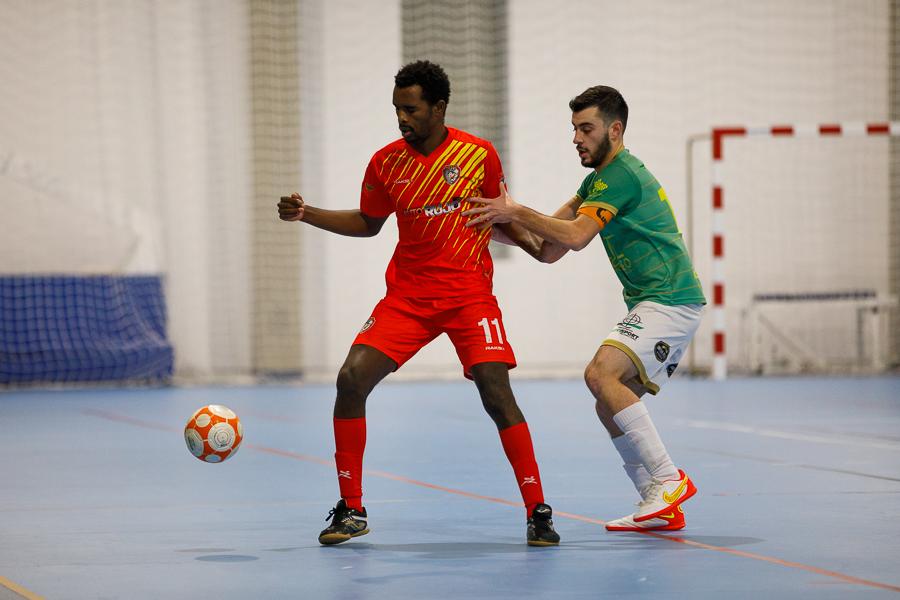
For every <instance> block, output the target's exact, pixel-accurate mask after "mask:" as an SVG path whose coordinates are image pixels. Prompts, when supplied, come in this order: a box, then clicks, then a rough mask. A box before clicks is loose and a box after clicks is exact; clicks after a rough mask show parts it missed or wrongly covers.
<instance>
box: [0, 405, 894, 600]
mask: <svg viewBox="0 0 900 600" xmlns="http://www.w3.org/2000/svg"><path fill="white" fill-rule="evenodd" d="M82 413H83V414H87V415H91V416H94V417H99V418H101V419H107V420H109V421H116V422H119V423H127V424H129V425H136V426H138V427H144V428H147V429H157V430H163V431H181V429H180V428H176V427H171V426H167V425H162V424H160V423H153V422H150V421H144V420H142V419H135V418H133V417H129V416H127V415H122V414H117V413H114V412H111V411H106V410H96V409H86V410H83V411H82ZM243 445H244V446H245V447H247V448H250V449H251V450H256V451H258V452H264V453H266V454H273V455H276V456H283V457H285V458H292V459H295V460H302V461H306V462H312V463H316V464H320V465H324V466H330V467H334V466H335V465H334V461H333V460H330V459H326V458H321V457H318V456H312V455H309V454H299V453H297V452H291V451H289V450H281V449H279V448H270V447H268V446H259V445H256V444H247V443H245V444H243ZM363 474H365V475H369V476H373V477H382V478H384V479H392V480H394V481H400V482H403V483H409V484H411V485H417V486H420V487H425V488H428V489H432V490H438V491H441V492H447V493H449V494H456V495H458V496H464V497H466V498H473V499H476V500H486V501H488V502H494V503H497V504H505V505H507V506H515V507H519V508H521V507H522V502H521V501H512V500H506V499H504V498H495V497H493V496H483V495H481V494H475V493H472V492H467V491H465V490H459V489H455V488H450V487H445V486H442V485H436V484H433V483H428V482H425V481H419V480H417V479H411V478H409V477H404V476H403V475H395V474H393V473H387V472H385V471H374V470H369V469H363ZM553 515H554V516H556V517H564V518H566V519H574V520H577V521H584V522H585V523H593V524H596V525H606V521H601V520H600V519H594V518H591V517H586V516H583V515H578V514H573V513H566V512H561V511H556V510H554V511H553ZM631 533H637V534H640V535H648V536H651V537H655V538H657V539H660V540H666V541H669V542H674V543H677V544H684V545H685V546H692V547H694V548H702V549H703V550H712V551H713V552H722V553H725V554H731V555H732V556H740V557H742V558H749V559H752V560H758V561H761V562H767V563H770V564H774V565H780V566H782V567H788V568H791V569H798V570H801V571H807V572H809V573H815V574H817V575H824V576H825V577H831V578H833V579H838V580H840V581H844V582H846V583H854V584H857V585H864V586H867V587H873V588H878V589H882V590H889V591H892V592H900V586H896V585H891V584H888V583H882V582H880V581H873V580H871V579H862V578H861V577H854V576H853V575H847V574H845V573H839V572H837V571H829V570H827V569H820V568H819V567H814V566H812V565H805V564H803V563H798V562H794V561H790V560H782V559H780V558H775V557H773V556H766V555H764V554H756V553H754V552H744V551H743V550H735V549H733V548H726V547H724V546H714V545H712V544H704V543H703V542H697V541H694V540H690V539H687V538H683V537H679V536H678V534H671V533H669V534H660V533H656V532H655V531H637V532H631ZM2 580H3V578H2V577H0V582H2ZM25 597H26V598H28V599H29V600H31V599H32V598H35V599H37V598H40V596H25Z"/></svg>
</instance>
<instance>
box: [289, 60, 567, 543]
mask: <svg viewBox="0 0 900 600" xmlns="http://www.w3.org/2000/svg"><path fill="white" fill-rule="evenodd" d="M394 84H395V87H394V93H393V102H394V108H395V110H396V114H397V121H398V125H399V128H400V133H401V135H402V138H401V139H399V140H397V141H394V142H392V143H390V144H388V145H387V146H385V147H384V148H382V149H381V150H379V151H378V152H376V153H375V155H374V156H372V159H371V160H370V161H369V165H368V168H367V169H366V173H365V177H364V179H363V183H362V190H361V192H360V203H359V209H353V210H326V209H321V208H315V207H313V206H310V205H308V204H306V203H305V202H304V200H303V198H302V197H301V196H300V194H296V193H295V194H292V195H291V196H289V197H282V198H281V200H280V202H279V203H278V214H279V217H280V218H281V219H282V220H284V221H303V222H304V223H308V224H309V225H312V226H314V227H318V228H320V229H324V230H326V231H330V232H332V233H337V234H341V235H348V236H354V237H370V236H373V235H376V234H377V233H378V232H379V231H381V227H382V225H384V222H385V220H387V218H388V217H389V216H390V215H395V216H396V218H397V227H398V228H399V232H400V236H399V242H398V243H397V248H396V250H395V251H394V256H393V257H392V258H391V262H390V264H389V265H388V268H387V273H386V274H385V279H386V281H387V294H386V295H385V297H384V298H383V299H382V300H381V301H380V302H379V303H378V305H377V306H375V309H374V310H373V312H372V315H371V316H370V317H369V319H368V320H367V321H366V322H365V324H364V325H363V327H362V329H361V330H360V332H359V334H358V335H357V336H356V339H355V340H354V341H353V344H352V346H351V347H350V352H349V353H348V355H347V358H346V360H345V361H344V364H343V366H342V367H341V370H340V372H339V373H338V377H337V399H336V400H335V403H334V439H335V447H336V451H335V455H334V457H335V463H336V465H337V475H338V484H339V486H340V492H341V499H340V500H339V501H338V503H337V505H336V506H335V507H334V508H333V509H332V510H331V512H330V513H329V518H330V519H331V524H330V525H329V526H328V527H327V528H325V530H323V531H322V533H321V534H320V535H319V542H320V543H322V544H340V543H341V542H345V541H347V540H349V539H350V538H353V537H357V536H360V535H365V534H367V533H368V532H369V528H368V515H367V513H366V509H365V508H364V507H363V505H362V463H363V452H364V450H365V445H366V398H367V397H368V396H369V393H370V392H371V391H372V389H373V388H374V387H375V385H377V384H378V382H380V381H381V380H382V379H384V377H386V376H387V375H388V374H389V373H391V372H393V371H396V370H397V369H398V368H400V367H401V366H402V365H403V363H405V362H406V361H408V360H409V359H410V358H412V357H413V355H415V354H416V352H418V351H419V350H420V349H421V348H423V347H424V346H425V345H426V344H428V343H429V342H431V341H432V340H433V339H435V338H436V337H437V336H439V335H441V334H442V333H446V334H447V335H448V337H449V338H450V341H451V342H452V343H453V345H454V347H455V348H456V354H457V356H458V357H459V360H460V362H461V363H462V367H463V373H464V375H465V376H466V377H468V378H470V379H473V380H474V381H475V385H476V387H477V388H478V392H479V394H480V396H481V401H482V403H483V405H484V408H485V410H486V411H487V413H488V415H490V417H491V418H492V419H493V420H494V423H495V424H496V425H497V429H498V430H499V434H500V440H501V442H502V445H503V449H504V451H505V452H506V456H507V458H508V459H509V461H510V463H511V464H512V468H513V472H514V473H515V476H516V480H517V482H518V485H519V490H520V492H521V494H522V499H523V501H524V504H525V508H526V517H527V529H526V539H527V542H528V544H529V545H532V546H551V545H556V544H558V543H559V535H558V534H557V533H556V531H555V530H554V528H553V520H552V510H551V508H550V506H548V505H547V504H546V503H545V502H544V494H543V490H542V487H541V477H540V474H539V472H538V466H537V463H536V461H535V458H534V450H533V447H532V442H531V434H530V433H529V431H528V425H527V423H526V422H525V417H523V416H522V411H521V410H519V406H518V404H517V403H516V400H515V397H514V396H513V393H512V389H511V388H510V385H509V369H510V368H512V367H515V366H516V359H515V356H514V355H513V350H512V347H510V345H509V340H508V339H507V337H506V331H505V330H504V328H503V317H502V315H501V313H500V308H499V307H498V305H497V299H496V298H495V297H494V295H493V293H492V278H493V263H492V261H491V255H490V252H489V250H488V242H489V241H490V237H491V229H486V230H483V231H481V230H476V229H473V228H468V227H465V222H466V219H465V218H464V217H462V212H463V211H464V210H466V208H468V207H469V206H470V203H469V200H468V199H469V198H471V197H478V196H481V197H488V198H490V197H494V196H497V195H499V193H500V187H499V186H500V182H501V181H502V180H503V169H502V167H501V165H500V159H499V157H498V156H497V152H496V150H494V147H493V146H492V145H491V144H490V142H487V141H485V140H482V139H479V138H477V137H475V136H473V135H470V134H468V133H466V132H464V131H460V130H458V129H454V128H452V127H447V126H446V125H445V124H444V117H445V113H446V109H447V103H448V101H449V99H450V81H449V80H448V78H447V75H446V73H445V72H444V70H443V69H442V68H441V67H440V66H438V65H436V64H434V63H431V62H428V61H418V62H413V63H410V64H408V65H406V66H404V67H403V68H401V69H400V71H399V72H398V73H397V75H396V77H395V78H394ZM508 237H510V238H513V239H514V234H513V233H512V232H511V233H510V235H509V236H508Z"/></svg>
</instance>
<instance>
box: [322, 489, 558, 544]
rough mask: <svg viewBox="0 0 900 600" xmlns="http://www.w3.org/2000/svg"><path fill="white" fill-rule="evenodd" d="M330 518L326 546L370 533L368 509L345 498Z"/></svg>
mask: <svg viewBox="0 0 900 600" xmlns="http://www.w3.org/2000/svg"><path fill="white" fill-rule="evenodd" d="M548 508H549V507H548ZM328 519H331V525H329V526H328V527H326V528H325V529H323V530H322V533H320V534H319V543H320V544H325V545H326V546H331V545H333V544H340V543H341V542H346V541H347V540H349V539H350V538H355V537H359V536H361V535H366V534H367V533H369V523H368V515H366V509H365V508H363V509H362V510H361V511H359V510H356V509H355V508H348V507H347V503H346V502H344V499H343V498H341V499H340V500H339V501H338V503H337V505H336V506H335V507H334V508H332V509H331V511H330V512H329V513H328V516H327V517H325V520H326V521H327V520H328ZM551 529H552V525H551Z"/></svg>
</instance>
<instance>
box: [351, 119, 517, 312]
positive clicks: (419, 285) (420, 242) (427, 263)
mask: <svg viewBox="0 0 900 600" xmlns="http://www.w3.org/2000/svg"><path fill="white" fill-rule="evenodd" d="M447 129H448V132H449V133H448V134H447V139H445V140H444V141H443V142H442V143H441V145H440V146H438V147H437V148H436V149H435V150H434V151H433V152H432V153H431V154H429V155H428V156H423V155H421V154H419V153H418V152H416V151H415V150H414V149H413V148H412V146H410V145H409V144H407V143H406V141H405V140H403V139H399V140H397V141H395V142H392V143H390V144H388V145H387V146H385V147H384V148H382V149H381V150H379V151H378V152H376V153H375V155H374V156H372V160H370V161H369V166H368V168H367V169H366V175H365V178H364V179H363V185H362V192H361V195H360V201H359V208H360V210H361V211H362V212H363V213H364V214H366V215H369V216H371V217H386V216H388V215H390V214H391V213H394V214H396V215H397V227H398V228H399V230H400V240H399V242H398V243H397V248H396V250H394V256H393V257H391V262H390V264H389V265H388V268H387V272H386V273H385V279H386V280H387V289H388V293H389V294H391V293H396V294H399V295H402V296H405V297H408V298H441V297H453V296H468V295H472V294H485V293H487V294H490V293H491V287H492V277H493V274H494V264H493V261H492V260H491V253H490V252H489V251H488V242H489V241H490V239H491V230H490V228H488V229H485V230H483V231H482V230H479V229H478V228H475V227H471V228H470V227H465V223H466V221H467V219H466V218H464V217H462V216H461V215H462V212H463V211H465V210H467V209H468V208H469V207H470V206H471V203H470V202H469V201H468V199H469V198H471V197H477V196H480V197H485V198H493V197H496V196H498V195H499V194H500V182H501V181H502V180H503V168H502V167H501V166H500V158H499V157H498V156H497V151H496V150H494V147H493V146H492V145H491V143H490V142H488V141H486V140H482V139H480V138H477V137H475V136H473V135H470V134H468V133H466V132H465V131H460V130H459V129H454V128H452V127H448V128H447Z"/></svg>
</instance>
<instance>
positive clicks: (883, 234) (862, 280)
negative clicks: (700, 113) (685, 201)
mask: <svg viewBox="0 0 900 600" xmlns="http://www.w3.org/2000/svg"><path fill="white" fill-rule="evenodd" d="M711 133H712V135H711V142H712V143H711V147H712V165H711V167H712V170H711V180H712V212H711V214H710V229H711V233H712V256H711V272H712V290H711V292H712V293H711V296H712V297H711V313H712V315H711V316H712V321H713V322H712V327H713V330H712V346H713V348H712V351H713V352H712V356H713V359H712V375H713V378H714V379H717V380H722V379H725V378H726V375H727V372H728V361H727V359H726V357H727V356H728V355H727V354H726V325H727V323H726V312H725V298H726V292H725V290H726V284H728V285H729V286H730V287H729V302H732V301H735V302H737V303H738V304H741V306H740V307H739V308H740V310H741V311H742V312H741V313H740V314H741V315H742V318H741V321H742V322H741V329H740V333H739V334H738V337H739V338H742V340H741V341H742V344H743V343H744V342H749V338H752V337H757V338H758V337H759V335H760V332H759V329H757V331H756V332H755V333H753V332H751V333H749V334H748V333H747V332H746V331H745V329H744V325H746V323H745V321H746V320H747V315H748V314H750V315H751V316H752V315H753V314H754V312H756V313H759V311H760V310H761V307H764V308H765V310H767V311H772V312H773V313H777V312H778V311H781V313H782V317H781V318H782V321H781V323H780V324H779V323H776V322H774V320H773V319H772V318H769V317H766V319H767V321H768V324H767V325H766V321H765V320H764V321H761V322H762V323H763V325H764V326H766V327H769V328H770V330H771V334H772V337H776V336H779V337H780V338H781V341H782V343H783V344H786V345H787V346H789V348H788V349H787V351H786V354H787V355H789V356H791V358H796V359H797V360H798V362H801V363H804V364H806V365H809V364H811V363H816V361H820V363H821V365H827V363H829V361H831V364H835V362H834V361H838V362H837V364H842V363H840V361H841V360H845V361H846V362H848V363H849V362H853V361H857V362H858V360H862V358H861V357H860V356H859V353H860V352H862V345H863V341H862V336H863V334H864V333H865V335H870V334H872V332H874V336H875V339H874V340H872V339H871V338H870V339H868V342H867V345H868V347H869V349H868V350H866V355H867V357H866V361H867V363H868V364H869V368H870V370H871V369H872V368H874V369H877V368H878V367H879V366H882V367H883V364H882V363H883V357H882V356H881V351H880V348H881V346H882V345H883V344H884V339H883V337H884V335H883V334H882V339H878V332H879V331H885V326H884V325H883V323H886V322H887V321H886V320H885V314H886V313H887V312H889V311H890V309H891V308H892V307H893V306H894V305H896V298H895V297H894V296H892V295H891V293H890V292H891V290H890V288H889V283H888V280H889V277H888V270H889V269H890V268H894V269H896V265H894V266H893V267H892V266H891V265H892V261H896V260H897V258H896V257H892V256H891V254H890V253H891V250H890V240H889V237H890V235H891V232H890V231H889V224H888V223H889V221H890V218H889V211H891V210H894V211H896V209H892V208H891V200H890V196H891V189H890V185H891V184H890V171H891V165H890V156H891V153H890V144H889V143H888V138H889V137H891V136H900V122H880V123H829V124H820V125H775V126H767V127H738V126H731V127H716V128H714V129H712V132H711ZM778 138H792V141H790V143H788V144H786V143H784V142H782V141H781V140H778ZM799 138H806V141H805V142H804V141H800V140H799ZM827 138H842V139H848V138H856V140H857V141H855V142H836V141H833V140H829V139H827ZM878 138H881V140H882V141H872V140H877V139H878ZM793 139H797V141H793ZM754 140H755V141H754ZM785 141H787V140H785ZM726 142H728V156H729V159H730V160H729V161H728V163H726V160H725V159H726V153H725V146H726ZM748 144H749V145H753V148H751V149H748V148H747V147H746V146H747V145H748ZM792 144H801V146H796V145H793V146H792ZM803 144H805V145H803ZM835 144H838V145H839V144H849V145H848V146H844V147H837V146H835ZM893 168H894V169H900V165H894V166H893ZM726 169H727V173H726ZM754 169H755V170H756V172H755V174H753V175H748V172H753V171H754ZM804 173H805V175H804ZM796 176H805V177H806V178H807V180H808V181H807V183H799V184H798V183H792V182H793V181H794V180H795V179H796ZM741 177H743V178H744V180H743V182H741V181H739V180H740V179H741ZM895 185H896V184H895ZM894 193H895V194H896V193H897V191H896V190H894ZM726 196H727V197H728V200H729V204H728V209H727V214H728V217H727V218H728V226H727V227H726V203H725V200H726ZM726 238H728V240H727V241H728V244H729V252H728V253H727V254H726V251H725V248H726ZM735 238H741V239H737V240H736V239H735ZM735 254H738V255H739V256H735ZM726 260H727V261H728V263H729V264H728V265H727V266H726ZM732 284H734V286H732ZM736 287H739V288H741V289H740V290H739V291H738V290H736ZM732 309H733V310H731V311H730V312H731V314H732V315H735V314H736V311H737V310H738V309H737V308H735V307H732ZM838 311H843V312H838ZM854 311H855V312H854ZM879 311H880V312H879ZM853 314H855V315H856V316H857V320H856V322H855V323H853V324H845V325H841V323H840V322H844V321H849V320H851V319H850V318H849V317H850V316H851V315H853ZM838 315H840V316H838ZM866 315H874V317H873V319H874V321H872V319H869V321H872V322H864V320H865V319H868V317H867V316H866ZM732 318H733V316H732ZM804 319H805V320H806V321H807V323H806V325H805V327H806V330H805V331H803V330H801V329H799V328H794V325H797V327H801V326H804V325H802V323H800V322H801V321H803V320H804ZM837 327H843V328H844V332H843V333H842V334H838V333H836V330H835V328H837ZM737 330H738V328H737V327H736V324H732V329H731V331H732V332H735V331H737ZM819 330H821V336H820V337H818V338H816V337H815V336H814V335H813V334H814V333H815V332H817V331H819ZM854 330H855V331H856V338H855V339H854V338H853V336H852V331H854ZM888 334H889V332H888ZM773 343H774V342H773ZM854 344H856V345H857V348H853V347H852V346H853V345H854ZM873 344H874V345H873ZM787 346H785V347H786V348H787ZM837 346H844V347H846V352H848V353H849V352H856V358H854V359H846V358H844V359H841V358H840V357H839V356H838V355H835V356H837V358H829V352H833V351H834V347H837ZM742 347H743V346H742ZM758 350H759V349H758V348H757V349H756V351H755V352H756V353H757V354H758ZM753 354H754V352H750V353H749V354H748V356H750V357H751V358H750V361H748V362H752V361H753V360H755V359H754V358H753ZM733 364H734V363H733ZM741 366H742V367H747V366H748V365H747V364H746V363H742V365H741ZM749 367H750V370H753V367H754V365H752V364H751V365H749ZM824 368H825V369H826V370H827V367H824ZM800 370H802V369H800Z"/></svg>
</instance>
